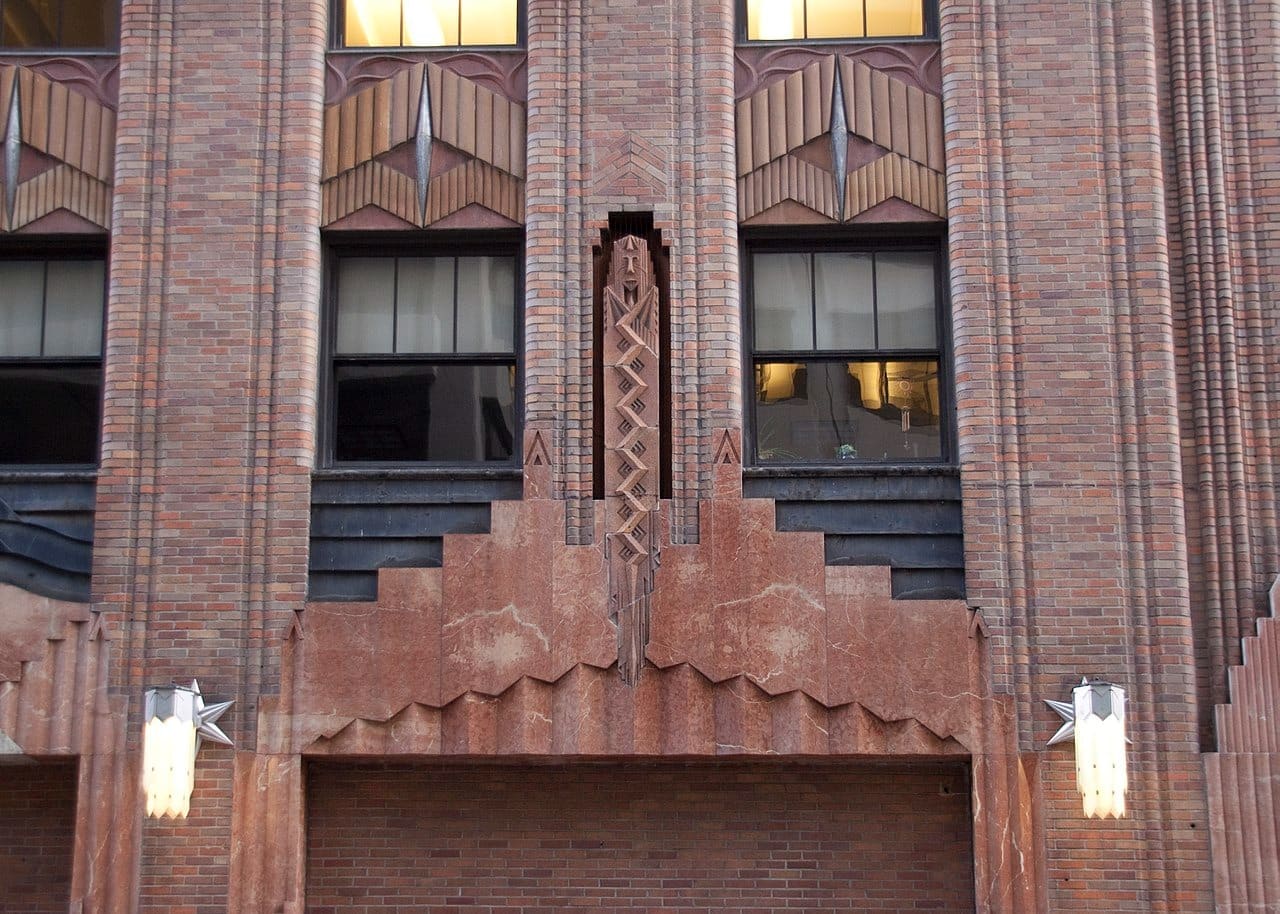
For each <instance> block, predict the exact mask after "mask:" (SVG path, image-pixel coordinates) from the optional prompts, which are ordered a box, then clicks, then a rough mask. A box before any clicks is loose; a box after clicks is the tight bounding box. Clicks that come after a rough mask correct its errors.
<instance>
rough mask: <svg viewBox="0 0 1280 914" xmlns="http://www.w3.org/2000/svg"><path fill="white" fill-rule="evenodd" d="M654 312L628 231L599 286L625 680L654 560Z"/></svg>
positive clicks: (613, 578) (630, 678) (613, 569)
mask: <svg viewBox="0 0 1280 914" xmlns="http://www.w3.org/2000/svg"><path fill="white" fill-rule="evenodd" d="M658 317H659V312H658V287H657V286H656V285H655V284H654V275H653V261H652V259H651V255H650V251H649V245H648V244H647V243H646V242H645V241H643V240H642V239H640V238H637V237H636V236H635V235H626V236H624V237H623V238H622V239H621V240H619V241H618V242H617V243H615V245H614V247H613V256H612V258H611V260H610V263H609V274H608V282H607V284H606V285H605V290H604V360H605V365H606V366H607V370H606V372H605V378H604V386H605V389H604V400H605V404H606V406H605V408H606V409H607V410H608V418H607V419H606V421H605V427H604V442H605V471H604V472H605V495H606V497H605V511H606V517H607V518H608V520H607V523H608V530H609V532H608V534H607V535H606V538H605V544H606V546H605V549H606V557H607V561H608V567H609V615H610V618H611V619H612V620H613V622H614V624H615V625H617V627H618V673H619V674H620V675H621V676H622V679H623V681H625V682H627V683H629V684H634V683H635V682H636V680H637V679H639V677H640V668H641V666H643V665H644V649H645V645H646V644H648V641H649V596H650V594H651V593H653V573H654V570H655V569H656V568H657V564H658V535H657V521H658V516H657V505H658V492H659V480H658V473H659V469H658V467H659V464H658V454H659V451H660V446H659V427H658V423H659V419H658V416H659V401H658V383H659V363H658V358H659V357H658V338H659V334H658Z"/></svg>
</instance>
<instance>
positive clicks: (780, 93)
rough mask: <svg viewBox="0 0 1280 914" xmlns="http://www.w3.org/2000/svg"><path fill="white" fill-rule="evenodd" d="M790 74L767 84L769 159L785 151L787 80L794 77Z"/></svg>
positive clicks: (794, 77) (784, 153)
mask: <svg viewBox="0 0 1280 914" xmlns="http://www.w3.org/2000/svg"><path fill="white" fill-rule="evenodd" d="M796 78H797V76H796V74H792V75H791V76H789V77H788V78H787V79H784V80H779V81H778V82H776V83H773V84H772V85H770V86H769V89H768V92H769V121H768V127H769V160H770V161H772V160H773V159H776V158H778V157H779V156H783V155H786V153H787V115H788V112H787V91H786V90H787V81H788V80H791V79H796Z"/></svg>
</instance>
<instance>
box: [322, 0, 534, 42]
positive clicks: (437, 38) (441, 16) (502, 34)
mask: <svg viewBox="0 0 1280 914" xmlns="http://www.w3.org/2000/svg"><path fill="white" fill-rule="evenodd" d="M339 2H340V12H341V22H340V23H339V30H338V36H339V38H338V40H339V43H340V44H341V46H342V47H347V48H397V47H399V48H440V47H445V48H447V47H459V46H461V45H484V46H500V45H515V44H517V43H518V41H519V38H518V36H519V32H520V29H519V21H520V3H519V2H518V0H339Z"/></svg>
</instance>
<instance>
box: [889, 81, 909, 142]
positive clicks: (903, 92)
mask: <svg viewBox="0 0 1280 914" xmlns="http://www.w3.org/2000/svg"><path fill="white" fill-rule="evenodd" d="M889 130H890V135H891V137H892V142H893V146H892V147H891V148H892V149H893V151H894V152H896V153H898V154H899V155H909V154H910V152H911V137H910V112H908V110H907V84H906V83H904V82H902V81H901V80H898V79H890V80H889Z"/></svg>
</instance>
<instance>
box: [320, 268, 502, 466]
mask: <svg viewBox="0 0 1280 914" xmlns="http://www.w3.org/2000/svg"><path fill="white" fill-rule="evenodd" d="M337 273H338V282H337V284H336V292H337V296H338V298H337V301H336V302H335V303H334V307H335V308H336V310H337V321H336V324H337V326H336V334H335V335H336V339H335V346H334V354H333V362H332V369H333V375H332V380H333V385H332V390H333V403H332V413H331V415H332V422H333V439H332V440H333V451H332V456H333V459H334V460H336V461H339V462H357V463H358V462H393V463H394V462H414V463H421V462H439V463H471V462H476V461H494V460H496V461H510V460H511V459H512V458H513V456H514V454H515V451H514V447H515V442H514V435H515V416H516V408H515V390H516V357H515V321H516V287H515V285H516V278H515V277H516V260H515V258H514V257H513V256H510V255H507V256H489V255H459V256H454V255H449V256H438V257H345V258H341V259H339V260H338V266H337ZM393 341H394V345H393Z"/></svg>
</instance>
